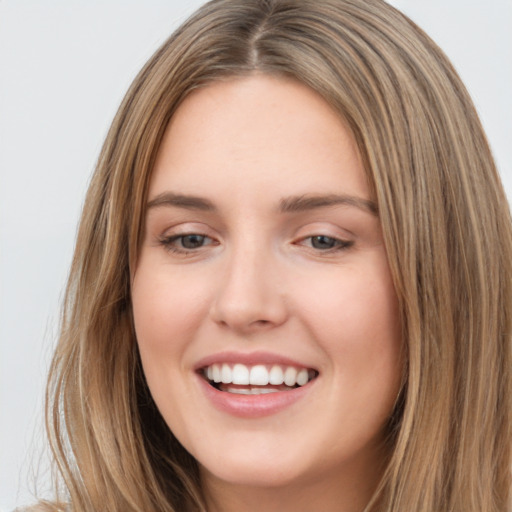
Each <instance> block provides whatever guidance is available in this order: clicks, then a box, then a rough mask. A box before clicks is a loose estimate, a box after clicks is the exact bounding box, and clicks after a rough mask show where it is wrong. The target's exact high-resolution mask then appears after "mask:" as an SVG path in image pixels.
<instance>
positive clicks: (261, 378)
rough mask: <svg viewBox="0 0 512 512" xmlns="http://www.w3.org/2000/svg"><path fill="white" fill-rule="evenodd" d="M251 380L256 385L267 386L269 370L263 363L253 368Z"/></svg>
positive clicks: (250, 375)
mask: <svg viewBox="0 0 512 512" xmlns="http://www.w3.org/2000/svg"><path fill="white" fill-rule="evenodd" d="M249 382H250V383H251V384H252V385H254V386H266V385H267V384H268V371H267V369H266V368H265V366H263V365H262V364H257V365H256V366H253V367H252V368H251V373H250V374H249Z"/></svg>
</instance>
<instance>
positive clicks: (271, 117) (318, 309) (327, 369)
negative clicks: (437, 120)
mask: <svg viewBox="0 0 512 512" xmlns="http://www.w3.org/2000/svg"><path fill="white" fill-rule="evenodd" d="M133 309H134V319H135V328H136V334H137V340H138V345H139V349H140V354H141V358H142V363H143V367H144V372H145V375H146V377H147V382H148V385H149V388H150V390H151V393H152V396H153V398H154V400H155V402H156V404H157V406H158V408H159V410H160V412H161V414H162V416H163V417H164V419H165V421H166V422H167V424H168V426H169V428H170V429H171V430H172V431H173V433H174V434H175V436H176V437H177V438H178V439H179V440H180V442H181V443H182V444H183V446H184V447H185V448H186V449H187V450H188V451H189V452H190V453H191V454H192V455H193V456H194V457H195V458H196V459H197V461H198V462H199V464H200V468H201V471H202V476H203V478H204V479H205V481H206V482H208V481H209V480H210V481H218V482H223V483H224V484H236V485H254V486H274V487H277V486H279V485H286V484H291V483H299V482H300V484H301V485H307V483H308V482H312V481H315V480H317V481H318V479H325V478H329V477H333V478H336V479H339V478H342V477H343V476H347V475H352V476H353V475H356V479H357V477H358V476H360V477H361V478H368V477H369V475H370V474H371V473H372V471H373V470H374V468H375V467H377V466H378V462H379V461H380V458H381V456H382V450H381V442H382V438H383V433H384V432H383V430H384V427H385V424H386V421H387V419H388V417H389V415H390V413H391V411H392V408H393V405H394V402H395V399H396V396H397V394H398V391H399V385H400V376H401V366H402V365H401V355H400V354H401V351H400V348H401V339H400V327H399V321H398V313H397V300H396V296H395V292H394V288H393V284H392V281H391V277H390V271H389V268H388V263H387V258H386V251H385V248H384V244H383V239H382V234H381V227H380V223H379V218H378V216H377V213H376V207H375V204H374V203H373V202H372V198H371V197H370V193H369V187H368V184H367V181H366V178H365V173H364V170H363V166H362V162H361V158H360V156H359V153H358V150H357V147H356V144H355V142H354V139H353V137H352V135H351V134H350V132H349V131H348V130H347V128H346V127H345V125H344V123H343V121H342V120H340V118H339V116H338V115H337V114H336V113H335V112H334V111H333V110H331V109H330V107H329V106H328V105H327V103H326V102H325V101H324V100H323V99H322V98H321V97H320V96H319V95H317V94H316V93H315V92H313V91H312V90H310V89H308V88H307V87H305V86H303V85H300V84H298V83H296V82H293V81H289V80H284V79H277V78H271V77H266V76H262V75H253V76H251V77H248V78H239V79H232V80H228V81H223V82H216V83H213V84H212V85H208V86H207V87H204V88H202V89H200V90H197V91H195V92H194V93H192V94H191V95H190V96H189V97H188V98H187V99H186V100H185V101H184V102H183V104H182V105H181V106H180V107H179V109H178V110H177V112H176V114H175V115H174V117H173V118H172V121H171V123H170V125H169V127H168V128H167V131H166V134H165V137H164V139H163V142H162V145H161V148H160V150H159V154H158V157H157V161H156V165H155V168H154V173H153V175H152V180H151V183H150V189H149V199H148V208H147V216H146V220H145V235H144V240H143V244H142V248H141V252H140V258H139V261H138V265H137V268H136V271H135V274H134V277H133ZM213 381H220V382H213ZM269 381H270V383H269ZM365 475H366V476H365Z"/></svg>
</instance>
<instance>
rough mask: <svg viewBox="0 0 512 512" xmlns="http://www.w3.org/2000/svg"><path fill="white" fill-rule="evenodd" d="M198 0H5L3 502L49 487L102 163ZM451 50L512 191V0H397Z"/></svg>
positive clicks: (7, 505)
mask: <svg viewBox="0 0 512 512" xmlns="http://www.w3.org/2000/svg"><path fill="white" fill-rule="evenodd" d="M201 3H202V2H201V1H199V0H194V1H192V0H187V1H178V0H174V1H172V0H108V1H105V0H104V1H101V0H60V1H59V0H32V1H30V0H0V511H6V510H11V509H12V508H14V507H15V506H16V505H20V504H23V503H27V502H30V501H32V498H31V494H30V492H31V488H32V487H33V485H32V481H33V473H34V472H35V471H36V470H37V468H38V467H40V471H41V472H42V473H43V478H42V486H41V487H40V489H39V491H40V492H43V491H44V490H45V487H47V485H48V483H47V479H46V478H44V472H45V468H46V463H45V460H46V459H45V457H44V453H43V452H44V450H43V447H44V441H43V439H42V426H41V416H40V412H41V407H42V399H43V386H44V379H45V374H46V371H47V365H48V361H49V357H50V354H51V350H52V346H53V344H54V341H55V337H56V328H57V325H58V315H59V301H60V298H61V296H62V290H63V287H64V283H65V278H66V275H67V270H68V266H69V263H70V259H71V254H72V249H73V242H74V237H75V230H76V224H77V221H78V216H79V212H80V208H81V204H82V200H83V196H84V193H85V189H86V186H87V182H88V180H89V177H90V175H91V172H92V170H93V167H94V163H95V160H96V157H97V155H98V152H99V150H100V147H101V143H102V140H103V138H104V136H105V134H106V131H107V129H108V126H109V123H110V121H111V119H112V117H113V115H114V113H115V111H116V108H117V106H118V104H119V102H120V100H121V98H122V96H123V94H124V92H125V90H126V89H127V87H128V85H129V83H130V81H131V80H132V79H133V78H134V76H135V74H136V72H137V71H138V70H139V68H140V67H141V66H142V65H143V63H144V62H145V61H146V60H147V58H148V57H149V56H150V55H151V54H152V52H153V51H154V50H155V49H156V48H157V46H158V45H159V44H160V43H161V42H163V41H164V40H165V39H166V37H167V36H168V35H169V34H170V33H171V31H172V30H173V29H174V28H175V27H176V26H177V25H178V24H179V22H181V21H182V20H183V19H185V17H186V16H187V15H188V14H190V13H191V12H192V11H193V10H194V9H195V8H196V7H197V6H198V5H199V4H201ZM391 3H392V4H393V5H395V6H397V7H399V8H400V9H402V10H403V11H404V12H405V13H406V14H408V15H409V16H410V17H411V18H412V19H413V20H415V21H416V22H417V23H418V24H419V25H420V26H422V27H423V28H424V29H425V30H426V31H427V32H428V33H429V34H430V35H431V36H432V37H433V38H434V40H436V41H437V42H438V43H439V45H440V46H441V47H442V48H443V49H444V50H445V51H446V53H447V54H448V56H449V57H450V58H451V59H452V60H453V62H454V64H455V66H456V68H457V69H458V71H459V73H460V74H461V76H462V79H463V80H464V81H465V82H466V85H467V86H468V89H469V91H470V93H471V95H472V96H473V98H474V101H475V103H476V106H477V109H478V111H479V113H480V115H481V118H482V121H483V124H484V126H485V128H486V130H487V133H488V136H489V139H490V142H491V146H492V148H493V151H494V154H495V157H496V160H497V162H498V166H499V168H500V171H501V174H502V177H503V181H504V184H505V187H506V189H507V192H508V195H509V197H512V151H511V145H512V138H511V125H512V121H511V119H512V95H511V94H510V91H511V90H512V87H511V86H512V0H488V1H486V2H484V1H482V0H480V1H476V0H430V1H428V2H427V1H425V0H394V1H392V2H391Z"/></svg>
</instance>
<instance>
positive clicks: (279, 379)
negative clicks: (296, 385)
mask: <svg viewBox="0 0 512 512" xmlns="http://www.w3.org/2000/svg"><path fill="white" fill-rule="evenodd" d="M268 381H269V383H270V384H273V385H275V386H280V385H281V384H282V383H283V382H284V375H283V369H282V368H281V367H280V366H277V365H275V366H272V368H271V370H270V375H269V377H268Z"/></svg>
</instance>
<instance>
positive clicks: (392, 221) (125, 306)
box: [47, 0, 512, 512]
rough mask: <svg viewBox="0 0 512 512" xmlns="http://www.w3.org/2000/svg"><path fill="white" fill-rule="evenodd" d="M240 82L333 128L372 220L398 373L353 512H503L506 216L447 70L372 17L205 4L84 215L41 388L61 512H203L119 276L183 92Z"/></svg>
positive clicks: (472, 117)
mask: <svg viewBox="0 0 512 512" xmlns="http://www.w3.org/2000/svg"><path fill="white" fill-rule="evenodd" d="M254 72H259V73H266V74H271V75H275V76H286V77H291V78H293V79H295V80H298V81H300V82H302V83H304V84H306V85H307V86H309V87H311V88H312V89H314V90H315V91H317V92H318V93H319V94H321V95H322V96H323V97H324V98H325V100H326V101H327V102H328V103H329V104H330V105H331V106H332V108H333V109H335V110H336V111H337V112H339V114H340V115H341V116H342V117H343V118H344V119H345V120H346V121H347V123H348V125H349V126H350V128H351V130H352V132H353V134H354V136H355V138H356V140H357V143H358V146H359V150H360V152H361V155H362V157H363V159H364V162H365V167H366V171H367V173H368V180H369V183H370V184H371V187H372V191H373V193H374V196H375V199H376V201H377V203H378V209H379V216H380V220H381V223H382V229H383V234H384V240H385V244H386V249H387V254H388V259H389V265H390V268H391V271H392V275H393V279H394V284H395V288H396V292H397V295H398V298H399V304H400V311H401V318H402V327H403V333H404V344H405V351H406V355H407V357H406V359H407V364H406V368H404V389H403V391H402V394H401V397H400V400H399V401H398V402H397V405H396V408H395V410H394V411H393V416H392V418H390V432H389V444H390V459H389V464H388V466H387V468H386V470H385V473H384V474H383V477H382V481H381V483H380V485H379V487H378V489H376V491H375V496H374V499H372V501H371V503H370V504H369V505H368V507H367V511H370V510H372V511H373V510H379V511H381V512H411V511H414V512H448V511H450V512H452V511H453V512H482V511H486V512H503V511H505V510H507V507H508V506H509V492H510V484H511V479H510V464H511V451H510V440H511V437H510V436H511V410H512V408H511V394H510V389H511V372H510V369H511V350H510V348H511V347H510V342H511V304H512V233H511V222H510V214H509V210H508V205H507V200H506V198H505V195H504V192H503V189H502V186H501V184H500V180H499V177H498V174H497V172H496V169H495V166H494V163H493V159H492V156H491V153H490V150H489V147H488V144H487V141H486V138H485V135H484V133H483V130H482V127H481V125H480V122H479V120H478V117H477V114H476V112H475V109H474V107H473V105H472V102H471V100H470V98H469V96H468V94H467V92H466V90H465V88H464V86H463V85H462V83H461V81H460V79H459V78H458V76H457V74H456V73H455V71H454V69H453V67H452V66H451V65H450V63H449V62H448V60H447V59H446V57H445V56H444V54H443V53H442V52H441V51H440V50H439V48H438V47H437V46H436V45H435V44H434V43H433V42H432V41H431V40H430V39H429V38H428V36H426V35H425V34H424V33H423V32H422V31H421V30H420V29H419V28H418V27H417V26H415V25H414V23H412V22H411V21H410V20H409V19H407V18H406V17H405V16H404V15H402V14H401V13H399V12H398V11H396V10H395V9H393V8H392V7H390V6H389V5H387V4H386V3H385V2H384V1H382V0H214V1H213V2H210V3H208V4H206V5H205V6H204V7H203V8H201V9H200V10H199V11H198V12H197V13H196V14H195V15H194V16H193V17H192V18H191V19H190V20H188V21H187V22H186V23H185V24H184V25H183V26H182V27H181V28H180V29H178V31H177V32H176V33H175V34H174V35H172V36H171V38H170V39H169V40H168V41H167V42H166V43H165V44H164V45H163V46H162V47H161V48H160V49H159V50H158V51H157V52H156V54H155V55H154V56H153V57H152V58H151V59H150V61H149V62H148V63H147V64H146V66H145V67H144V68H143V70H142V71H141V72H140V74H139V75H138V76H137V78H136V79H135V81H134V82H133V84H132V86H131V87H130V89H129V91H128V93H127V94H126V97H125V98H124V101H123V103H122V105H121V107H120V108H119V111H118V113H117V115H116V117H115V119H114V121H113V124H112V127H111V129H110V131H109V133H108V136H107V138H106V141H105V144H104V146H103V149H102V151H101V155H100V157H99V161H98V164H97V169H96V172H95V174H94V177H93V179H92V182H91V185H90V188H89V191H88V194H87V197H86V201H85V207H84V211H83V216H82V220H81V223H80V229H79V233H78V239H77V244H76V250H75V256H74V260H73V264H72V268H71V273H70V277H69V282H68V287H67V292H66V298H65V304H64V309H63V317H62V328H61V335H60V339H59V344H58V347H57V350H56V353H55V357H54V359H53V363H52V366H51V371H50V377H49V384H48V391H47V428H48V432H49V438H50V442H51V446H52V449H53V454H54V457H55V460H56V463H57V468H58V472H59V473H60V476H61V477H62V480H63V482H64V487H65V495H64V496H63V497H62V501H67V502H70V503H71V509H72V510H73V511H74V512H85V511H97V510H108V511H110V512H114V511H119V512H121V511H122V512H128V511H144V512H150V511H158V512H163V511H176V512H177V511H182V510H184V509H186V508H188V509H190V510H205V509H204V504H203V500H202V497H201V489H200V485H199V479H198V471H197V466H196V463H195V461H194V460H193V459H192V457H191V456H190V455H189V454H188V453H187V452H186V451H185V450H184V449H183V448H182V447H181V446H180V444H179V443H178V442H177V441H176V439H175V438H174V436H173V435H172V433H171V432H170V431H169V429H168V428H167V426H166V425H165V423H164V422H163V420H162V418H161V417H160V415H159V413H158V411H157V410H156V407H155V405H154V403H153V401H152V399H151V396H150V394H149V392H148V390H147V386H146V384H145V381H144V375H143V373H142V370H141V366H140V361H139V357H138V353H137V348H136V340H135V336H134V330H133V325H132V312H131V303H130V276H131V272H132V271H133V268H134V265H135V264H136V260H137V253H138V247H139V242H140V238H141V231H142V225H143V219H144V205H145V202H146V193H147V188H148V183H149V179H150V176H151V170H152V167H153V163H154V160H155V155H156V152H157V150H158V147H159V144H160V141H161V139H162V136H163V132H164V130H165V128H166V126H167V124H168V122H169V120H170V118H171V116H172V115H173V112H174V111H175V110H176V108H177V107H178V105H179V104H180V102H181V101H182V100H183V98H184V97H185V96H186V95H187V94H188V93H190V91H192V90H193V89H195V88H198V87H203V86H205V85H207V84H208V83H209V82H211V81H214V80H222V79H225V78H229V77H232V76H240V75H245V74H250V73H254ZM52 507H53V508H58V507H59V505H58V504H55V505H52Z"/></svg>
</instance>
